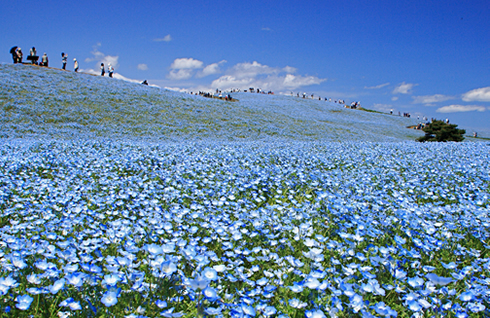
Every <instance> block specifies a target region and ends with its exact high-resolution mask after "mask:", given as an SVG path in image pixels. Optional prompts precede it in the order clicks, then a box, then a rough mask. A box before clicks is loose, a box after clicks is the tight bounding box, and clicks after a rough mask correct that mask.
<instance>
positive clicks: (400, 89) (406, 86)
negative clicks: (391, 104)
mask: <svg viewBox="0 0 490 318" xmlns="http://www.w3.org/2000/svg"><path fill="white" fill-rule="evenodd" d="M417 85H418V84H412V83H405V82H403V83H401V84H399V85H398V86H397V87H395V89H394V90H393V94H411V93H412V88H414V87H415V86H417Z"/></svg>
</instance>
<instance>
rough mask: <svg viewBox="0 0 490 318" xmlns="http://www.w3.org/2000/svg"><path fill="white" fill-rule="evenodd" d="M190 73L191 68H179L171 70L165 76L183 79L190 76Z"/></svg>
mask: <svg viewBox="0 0 490 318" xmlns="http://www.w3.org/2000/svg"><path fill="white" fill-rule="evenodd" d="M192 74H193V73H192V69H190V68H183V69H180V70H171V71H170V73H168V76H167V77H168V78H169V79H173V80H185V79H189V78H191V77H192Z"/></svg>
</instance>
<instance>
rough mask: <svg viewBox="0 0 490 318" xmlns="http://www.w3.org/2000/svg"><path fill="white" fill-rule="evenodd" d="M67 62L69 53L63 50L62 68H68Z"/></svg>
mask: <svg viewBox="0 0 490 318" xmlns="http://www.w3.org/2000/svg"><path fill="white" fill-rule="evenodd" d="M66 62H68V54H65V52H62V53H61V63H62V66H61V68H62V69H64V70H66Z"/></svg>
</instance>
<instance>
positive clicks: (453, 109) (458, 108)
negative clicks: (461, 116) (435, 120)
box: [436, 105, 486, 113]
mask: <svg viewBox="0 0 490 318" xmlns="http://www.w3.org/2000/svg"><path fill="white" fill-rule="evenodd" d="M485 110H486V108H485V107H483V106H477V105H449V106H444V107H441V108H438V109H437V110H436V112H438V113H461V112H473V111H478V112H484V111H485Z"/></svg>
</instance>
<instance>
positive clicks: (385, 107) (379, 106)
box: [373, 104, 393, 112]
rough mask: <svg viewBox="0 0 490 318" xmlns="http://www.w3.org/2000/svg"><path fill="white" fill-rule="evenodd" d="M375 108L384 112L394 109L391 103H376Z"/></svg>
mask: <svg viewBox="0 0 490 318" xmlns="http://www.w3.org/2000/svg"><path fill="white" fill-rule="evenodd" d="M373 108H374V109H376V110H379V111H382V112H390V111H393V105H389V104H374V105H373Z"/></svg>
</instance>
